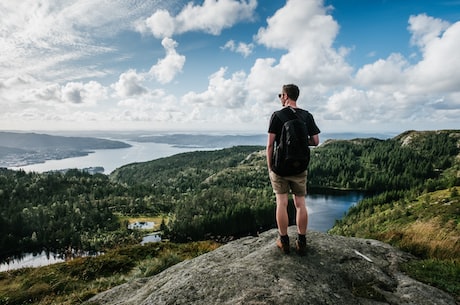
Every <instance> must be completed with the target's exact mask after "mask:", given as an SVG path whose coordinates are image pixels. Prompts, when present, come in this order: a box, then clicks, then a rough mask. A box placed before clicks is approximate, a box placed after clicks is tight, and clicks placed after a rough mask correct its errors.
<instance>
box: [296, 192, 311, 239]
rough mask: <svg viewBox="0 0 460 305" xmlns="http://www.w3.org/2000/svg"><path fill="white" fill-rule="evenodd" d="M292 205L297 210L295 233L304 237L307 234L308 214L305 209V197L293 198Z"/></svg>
mask: <svg viewBox="0 0 460 305" xmlns="http://www.w3.org/2000/svg"><path fill="white" fill-rule="evenodd" d="M294 205H295V207H296V210H297V214H296V223H297V233H299V234H301V235H305V234H306V233H307V226H308V212H307V207H306V205H305V196H297V195H296V196H294Z"/></svg>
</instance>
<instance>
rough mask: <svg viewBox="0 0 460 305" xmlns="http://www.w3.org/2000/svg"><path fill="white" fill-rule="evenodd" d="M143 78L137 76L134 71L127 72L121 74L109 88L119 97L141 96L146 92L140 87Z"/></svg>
mask: <svg viewBox="0 0 460 305" xmlns="http://www.w3.org/2000/svg"><path fill="white" fill-rule="evenodd" d="M143 81H144V77H143V76H142V75H139V74H138V73H137V72H136V70H129V71H127V72H125V73H122V74H121V75H120V77H119V79H118V81H117V82H116V83H115V84H113V85H112V86H111V87H112V89H114V90H115V93H116V94H117V95H118V96H119V97H129V96H136V95H142V94H144V93H146V92H147V91H148V90H147V89H146V88H145V87H143V86H142V82H143Z"/></svg>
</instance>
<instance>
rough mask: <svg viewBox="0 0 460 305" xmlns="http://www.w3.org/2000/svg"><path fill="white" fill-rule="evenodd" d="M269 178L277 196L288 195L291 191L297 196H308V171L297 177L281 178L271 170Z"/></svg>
mask: <svg viewBox="0 0 460 305" xmlns="http://www.w3.org/2000/svg"><path fill="white" fill-rule="evenodd" d="M269 176H270V182H271V183H272V188H273V192H275V194H287V193H289V190H291V191H292V193H293V194H294V195H296V196H305V195H306V194H307V171H304V172H303V173H300V174H298V175H295V176H287V177H281V176H279V175H277V174H275V173H274V172H273V171H272V170H270V173H269Z"/></svg>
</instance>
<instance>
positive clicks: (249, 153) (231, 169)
mask: <svg viewBox="0 0 460 305" xmlns="http://www.w3.org/2000/svg"><path fill="white" fill-rule="evenodd" d="M459 139H460V132H459V131H439V132H414V131H410V132H406V133H403V134H401V135H399V136H397V137H395V138H392V139H388V140H379V139H373V138H370V139H354V140H331V141H327V142H326V143H324V144H322V145H321V146H320V147H317V148H313V149H312V158H311V163H310V168H309V181H308V188H309V191H310V192H325V191H327V190H361V191H366V192H369V194H372V195H379V196H384V195H385V194H386V196H390V195H391V196H393V197H391V198H393V199H394V200H398V199H400V198H402V197H404V196H406V192H415V193H417V194H421V193H423V192H424V191H425V192H426V191H434V190H438V189H446V188H449V187H452V186H455V185H459V184H460V181H459V177H458V172H459V159H458V157H457V156H458V155H459V145H458V143H459ZM456 158H457V159H456ZM387 198H389V197H387ZM274 207H275V203H274V195H273V193H272V189H271V186H270V183H269V180H268V174H267V168H266V162H265V152H264V147H262V146H236V147H232V148H228V149H222V150H214V151H198V152H191V153H183V154H178V155H175V156H171V157H168V158H162V159H158V160H153V161H149V162H142V163H135V164H129V165H126V166H123V167H121V168H119V169H117V170H115V171H114V172H113V173H112V174H111V175H110V176H106V175H102V174H96V175H90V174H87V173H83V172H81V171H79V170H71V171H68V172H67V173H57V172H49V173H43V174H38V173H26V172H24V171H11V170H7V169H1V170H0V230H1V232H2V234H1V235H0V249H1V250H0V257H1V258H3V259H4V258H6V257H8V256H11V255H14V254H19V253H21V252H25V251H27V252H32V251H41V250H43V249H45V250H48V251H56V250H57V251H68V250H69V249H73V250H85V251H103V250H104V249H105V248H108V247H113V246H114V245H117V244H128V243H137V242H138V241H139V239H140V235H139V233H138V232H137V231H135V230H128V229H127V224H126V223H124V222H123V221H121V220H120V219H123V217H125V216H131V217H134V216H146V215H147V216H158V215H160V216H161V217H163V218H164V219H165V223H164V225H163V226H162V228H163V229H164V234H165V237H169V238H170V239H172V240H174V241H189V240H201V239H208V238H222V237H235V236H241V235H245V234H253V233H256V232H258V231H261V230H265V229H268V228H272V227H273V226H274ZM354 213H358V212H356V211H355V210H354Z"/></svg>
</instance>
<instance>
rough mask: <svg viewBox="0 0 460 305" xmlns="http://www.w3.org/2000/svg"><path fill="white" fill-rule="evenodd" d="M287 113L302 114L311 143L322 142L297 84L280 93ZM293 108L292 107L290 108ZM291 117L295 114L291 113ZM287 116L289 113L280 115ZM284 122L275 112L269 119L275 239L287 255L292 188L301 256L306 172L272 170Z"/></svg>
mask: <svg viewBox="0 0 460 305" xmlns="http://www.w3.org/2000/svg"><path fill="white" fill-rule="evenodd" d="M278 97H279V98H280V101H281V105H282V106H283V109H281V110H280V112H281V111H284V112H293V109H294V111H295V112H296V113H297V115H298V116H299V117H301V118H302V119H303V120H304V121H305V123H306V125H307V130H308V145H309V146H317V145H318V144H319V133H320V130H319V128H318V126H316V123H315V121H314V118H313V116H312V115H311V114H310V113H309V112H308V111H306V110H303V109H300V108H298V107H297V99H298V97H299V88H298V87H297V86H296V85H294V84H289V85H284V86H283V88H282V93H281V94H279V95H278ZM290 108H292V109H290ZM291 116H292V114H291ZM281 117H286V116H281ZM284 123H285V121H282V119H281V118H280V115H277V112H274V113H273V114H272V116H271V119H270V124H269V127H268V138H267V148H266V155H267V165H268V170H269V176H270V181H271V184H272V187H273V191H274V193H275V196H276V223H277V226H278V232H279V238H278V239H277V241H276V244H277V246H278V247H279V248H280V249H281V250H282V251H283V252H284V253H286V254H288V253H289V252H290V246H289V236H288V233H287V229H288V225H289V217H288V212H287V207H288V200H289V191H291V192H292V193H293V198H294V205H295V208H296V212H297V214H296V224H297V233H298V237H297V240H296V250H297V252H298V253H299V254H300V255H305V252H306V246H307V241H306V238H305V235H306V233H307V225H308V214H307V208H306V205H305V196H306V193H307V171H306V170H305V171H304V172H302V173H300V174H298V175H294V176H280V175H279V174H277V173H275V172H274V171H273V151H274V149H275V146H276V145H278V144H279V143H280V134H281V129H282V126H283V124H284Z"/></svg>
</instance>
